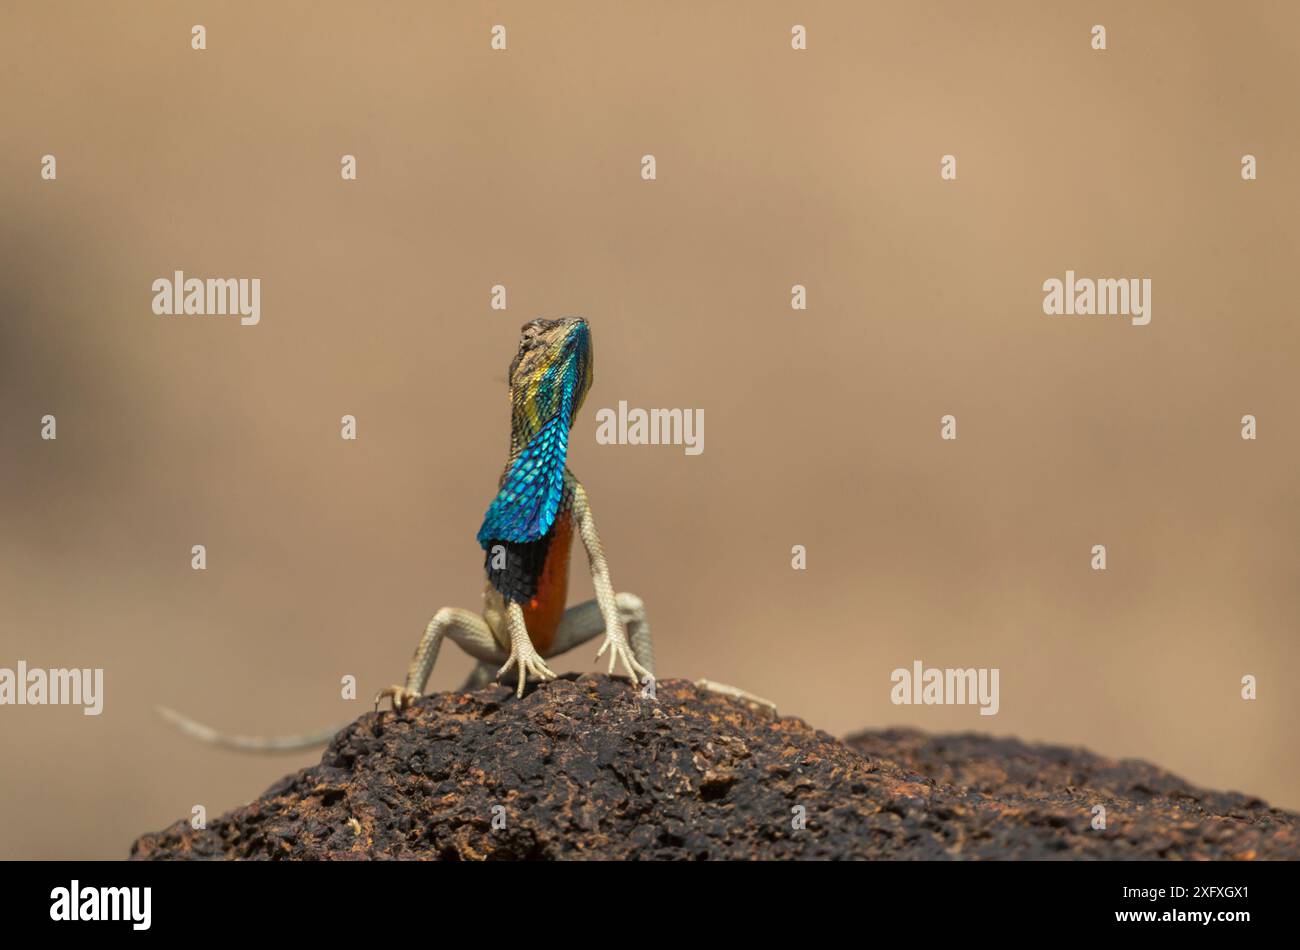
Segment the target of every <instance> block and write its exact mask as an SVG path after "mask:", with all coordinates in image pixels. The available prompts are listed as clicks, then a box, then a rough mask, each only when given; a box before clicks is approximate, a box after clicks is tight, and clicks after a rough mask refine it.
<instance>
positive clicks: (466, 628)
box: [375, 607, 506, 709]
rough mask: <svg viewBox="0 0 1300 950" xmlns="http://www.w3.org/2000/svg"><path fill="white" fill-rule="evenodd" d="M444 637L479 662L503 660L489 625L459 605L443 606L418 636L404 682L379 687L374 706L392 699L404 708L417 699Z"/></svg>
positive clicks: (503, 657) (503, 654) (397, 705)
mask: <svg viewBox="0 0 1300 950" xmlns="http://www.w3.org/2000/svg"><path fill="white" fill-rule="evenodd" d="M443 637H450V638H451V639H452V640H453V641H454V642H456V643H457V644H459V646H460V648H461V649H462V650H464V651H465V652H466V653H468V654H469V655H470V656H472V657H474V659H476V660H478V661H480V662H483V663H500V662H501V661H502V660H504V659H506V655H505V652H504V651H503V650H502V649H501V646H500V645H499V644H498V643H497V640H496V637H494V636H492V628H491V627H489V626H488V623H487V621H486V620H484V619H483V617H482V616H480V615H479V614H476V613H474V611H472V610H465V609H464V608H461V607H443V608H442V609H441V610H439V611H438V612H437V613H436V614H434V615H433V619H432V620H430V621H429V625H428V626H427V627H425V628H424V636H422V637H421V638H420V644H419V646H417V647H416V648H415V655H414V656H413V657H411V666H410V668H409V669H408V670H407V671H406V684H405V685H404V686H389V687H388V688H387V689H384V690H381V691H380V693H379V695H378V696H376V697H375V708H376V709H378V708H379V704H380V702H382V701H383V700H385V699H391V700H392V702H393V708H394V709H405V708H406V707H407V706H409V705H411V703H413V702H414V701H415V700H417V699H419V698H420V694H421V693H422V692H424V687H425V685H426V684H427V683H428V682H429V674H430V673H431V672H433V664H434V663H436V662H437V661H438V650H439V649H441V647H442V640H443Z"/></svg>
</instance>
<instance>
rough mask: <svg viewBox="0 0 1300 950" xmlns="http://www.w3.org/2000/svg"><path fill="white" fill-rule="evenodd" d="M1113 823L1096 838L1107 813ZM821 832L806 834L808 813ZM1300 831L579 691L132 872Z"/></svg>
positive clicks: (1019, 766) (749, 719)
mask: <svg viewBox="0 0 1300 950" xmlns="http://www.w3.org/2000/svg"><path fill="white" fill-rule="evenodd" d="M1095 805H1102V806H1104V807H1105V809H1106V828H1105V830H1100V831H1095V830H1092V828H1091V824H1092V822H1093V811H1092V809H1093V806H1095ZM800 815H802V816H803V817H804V818H805V819H806V826H804V827H801V828H800V827H796V825H798V823H799V822H798V818H799V817H800ZM1298 819H1300V816H1297V815H1294V814H1291V813H1288V812H1283V811H1279V810H1276V809H1272V808H1269V807H1268V806H1267V805H1266V804H1265V803H1264V802H1262V801H1260V800H1258V799H1255V798H1250V797H1248V796H1243V795H1237V794H1230V793H1219V792H1206V791H1203V790H1200V789H1197V788H1193V787H1191V786H1189V785H1187V784H1186V783H1185V782H1183V781H1182V780H1180V779H1178V778H1176V777H1174V776H1172V775H1170V774H1169V773H1167V772H1162V771H1161V770H1159V769H1157V768H1155V767H1154V766H1151V765H1148V764H1146V763H1144V762H1139V761H1133V760H1129V761H1123V762H1113V761H1110V760H1107V759H1103V758H1099V757H1097V756H1094V755H1092V754H1090V753H1088V752H1084V751H1082V750H1077V749H1065V748H1058V747H1053V746H1031V745H1026V744H1024V743H1021V742H1019V741H1017V740H1014V739H995V738H990V737H985V736H977V735H958V736H927V735H925V734H923V733H920V732H915V731H910V730H889V731H886V732H870V733H862V734H859V735H856V736H852V737H850V738H849V739H847V740H845V741H839V740H836V739H834V738H833V737H831V736H830V735H828V734H826V733H825V732H821V731H820V730H816V729H813V728H811V727H809V726H808V725H807V724H805V723H804V722H802V721H801V720H799V719H794V718H783V719H777V720H773V719H768V718H764V717H763V716H762V715H761V714H759V713H758V712H756V711H752V710H750V709H749V708H747V707H746V706H745V705H743V704H741V703H738V702H736V701H734V700H731V699H727V698H724V697H722V696H718V695H716V694H713V693H709V692H704V691H702V690H700V689H697V688H696V687H695V686H693V685H691V684H690V683H687V682H684V681H681V680H664V681H660V682H659V683H658V684H657V699H655V700H649V699H643V698H641V697H640V696H639V694H638V692H637V691H636V690H633V689H632V688H631V687H630V686H629V685H628V683H627V682H626V681H625V680H618V679H610V678H608V677H605V676H599V675H592V674H587V675H582V676H573V675H571V676H567V677H562V678H561V679H558V680H556V681H554V682H551V683H547V684H545V685H543V686H540V687H536V688H532V689H531V690H530V691H529V692H528V694H527V695H525V697H524V698H523V699H522V700H516V699H515V698H514V695H513V690H512V689H511V688H508V687H505V686H497V685H494V686H490V687H487V688H485V689H481V690H477V691H475V692H470V693H441V694H437V695H434V696H429V697H426V698H425V699H423V700H421V701H420V702H418V703H417V704H415V705H414V706H413V707H412V708H411V709H409V710H407V711H405V712H403V713H394V712H382V713H379V714H373V713H368V714H366V715H364V716H362V717H361V718H360V719H358V720H357V721H356V722H354V723H353V724H352V725H351V726H349V727H347V728H346V729H344V730H343V731H342V732H340V733H339V734H338V735H337V736H336V737H335V738H334V740H333V742H332V743H331V744H330V746H329V748H328V749H327V750H326V751H325V754H324V755H323V757H322V758H321V762H320V764H319V765H316V766H314V767H312V768H308V769H303V770H302V771H300V772H298V773H297V774H295V775H291V776H288V777H286V778H284V779H282V780H281V781H279V782H278V783H276V784H275V785H273V786H272V787H271V788H270V789H268V790H267V791H266V793H265V794H264V795H263V796H262V797H261V798H259V799H257V800H256V801H254V802H252V803H250V804H248V805H245V806H243V807H241V808H237V809H235V810H234V811H232V812H230V813H229V814H227V815H223V816H222V817H221V818H218V819H216V820H215V821H212V822H210V824H209V826H208V828H207V829H205V830H201V831H199V830H195V829H193V828H191V827H190V825H189V823H188V822H186V821H178V822H177V823H176V824H174V825H172V826H170V827H168V828H166V829H164V830H163V831H160V832H157V833H154V834H147V835H145V836H143V837H142V838H140V839H139V840H138V841H136V842H135V844H134V845H133V846H132V849H131V853H132V857H133V858H136V859H148V860H167V859H208V858H221V859H241V858H242V859H268V858H270V859H278V858H285V859H334V860H337V859H365V858H429V859H433V858H442V859H468V860H478V859H485V858H493V859H524V858H531V859H537V858H540V859H565V858H583V857H593V858H604V859H627V858H640V859H698V858H713V859H717V858H724V859H725V858H732V859H737V858H739V859H757V858H777V859H780V858H1075V857H1089V858H1252V857H1259V858H1291V859H1295V858H1297V857H1300V844H1298V842H1297V836H1296V822H1297V820H1298Z"/></svg>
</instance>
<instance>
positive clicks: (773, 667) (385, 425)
mask: <svg viewBox="0 0 1300 950" xmlns="http://www.w3.org/2000/svg"><path fill="white" fill-rule="evenodd" d="M0 17H2V23H0V90H2V91H0V96H2V99H0V102H2V104H3V115H2V116H0V209H3V210H2V212H0V406H2V407H3V412H0V526H2V527H0V666H6V667H13V666H14V665H15V664H16V662H17V661H18V660H19V659H25V660H27V661H28V663H29V664H32V665H39V666H45V667H50V666H77V667H95V666H102V667H104V668H105V670H106V680H107V682H106V705H105V711H104V714H103V715H102V716H100V717H98V718H88V717H85V716H83V715H82V714H81V712H80V711H79V710H77V709H75V708H66V707H47V708H33V707H3V708H0V769H3V782H2V783H0V814H3V815H4V816H5V820H4V822H3V823H2V830H0V855H2V856H6V857H63V856H79V855H88V856H95V857H121V856H123V855H125V854H126V852H127V849H128V847H129V845H130V842H131V841H132V840H133V838H134V837H135V836H136V835H137V834H139V833H141V832H144V831H146V830H153V829H156V828H159V827H162V826H163V825H165V824H168V823H170V822H171V821H173V820H175V819H177V818H182V817H187V816H188V815H189V810H190V808H191V806H192V805H193V804H195V803H201V804H203V805H205V806H206V807H207V808H208V810H209V814H210V815H213V816H215V815H216V814H218V813H220V812H221V811H223V810H225V809H227V808H230V807H232V806H234V805H236V804H238V803H240V802H242V801H245V800H247V799H250V798H252V797H254V796H255V795H256V794H257V793H258V792H260V791H261V790H262V789H263V788H265V787H266V786H267V785H268V784H269V783H271V782H272V781H273V780H275V779H276V778H278V777H279V776H280V775H282V774H284V773H285V772H286V771H289V770H291V769H293V768H297V767H300V766H301V765H304V764H306V763H308V762H310V761H313V755H314V754H303V755H299V756H296V757H287V758H276V759H267V758H255V757H254V758H250V757H243V756H239V755H235V754H232V753H226V752H222V751H218V750H213V749H210V748H207V747H204V746H200V745H198V744H195V743H193V742H191V741H189V740H187V739H185V738H183V737H181V736H179V735H178V734H176V733H174V732H172V731H170V729H169V728H168V727H166V726H165V725H164V724H163V723H161V722H160V721H158V720H157V719H156V718H155V717H154V714H153V712H152V709H153V706H154V705H155V704H156V703H165V704H168V705H172V706H175V707H178V708H180V709H183V710H185V711H187V712H189V713H191V714H193V715H195V716H197V717H198V718H200V719H203V720H206V721H209V722H212V723H215V724H218V725H220V726H222V727H225V728H229V729H233V730H237V731H244V732H250V731H251V732H258V731H261V732H266V731H271V732H276V731H281V732H292V731H297V730H305V729H309V728H313V727H317V726H321V725H324V724H328V723H330V722H336V721H342V720H347V719H350V718H352V717H353V716H355V715H357V714H358V713H360V712H361V711H362V710H363V708H368V701H367V697H368V696H369V695H370V694H372V693H373V691H374V690H375V689H377V688H379V687H381V686H384V685H387V684H389V683H391V682H394V681H396V680H399V679H400V678H401V676H402V675H403V673H404V671H405V668H406V664H407V661H408V659H409V656H410V653H411V650H412V649H413V647H414V646H415V642H416V640H417V638H418V636H419V634H420V632H421V630H422V629H423V625H424V623H425V621H426V620H427V619H428V617H429V616H430V615H431V614H432V613H433V611H434V610H435V609H437V608H438V607H440V606H442V605H461V606H470V607H474V606H477V605H478V604H479V603H480V602H481V601H480V593H481V586H482V580H483V572H482V566H481V553H480V551H479V549H478V547H477V545H476V543H475V541H474V534H475V531H476V530H477V528H478V525H479V522H480V518H481V516H482V513H483V509H484V508H485V506H486V504H487V502H488V501H489V500H490V498H491V495H492V494H493V490H494V484H495V482H494V480H495V478H496V477H497V475H498V473H499V468H500V465H501V463H502V460H503V458H504V453H505V450H506V445H507V426H508V412H507V406H506V402H505V395H504V385H505V383H504V378H505V368H506V365H507V363H508V362H509V360H510V357H511V356H512V353H513V349H514V346H515V343H516V334H517V331H518V327H519V326H520V325H521V324H522V323H524V322H525V321H526V320H528V319H530V318H532V317H534V316H537V315H545V316H559V315H565V314H582V315H585V316H587V317H588V318H589V319H590V320H591V322H592V327H593V332H594V338H595V343H596V350H597V356H598V358H597V363H596V383H595V387H594V389H593V391H592V393H591V396H590V398H589V399H588V402H587V405H586V408H585V409H584V412H583V415H582V418H581V419H580V420H579V423H578V425H577V428H576V429H575V438H574V444H573V448H572V452H571V458H570V463H571V465H572V467H573V468H574V470H575V471H577V472H578V473H579V475H580V476H581V477H582V479H583V480H584V482H585V483H586V484H587V486H588V488H589V491H590V493H591V496H592V500H593V504H594V505H595V511H596V514H597V518H598V521H599V523H600V526H601V529H602V532H603V535H604V538H605V541H606V544H607V547H608V550H609V553H610V557H611V568H612V571H613V576H614V580H615V583H616V584H617V585H618V586H619V587H620V588H624V589H628V590H633V591H635V592H637V593H639V594H640V595H642V596H643V597H644V598H645V599H646V600H647V602H648V604H649V607H650V611H651V618H652V620H653V624H654V630H655V634H656V638H657V640H656V646H657V651H658V663H659V672H660V675H661V676H670V677H671V676H685V677H692V678H695V677H700V676H708V677H710V678H713V679H717V680H722V681H726V682H731V683H735V684H739V685H741V686H744V687H746V688H748V689H750V690H753V691H754V692H757V693H760V694H763V695H767V696H770V697H772V698H773V699H775V700H777V701H778V702H779V704H780V706H781V708H782V711H783V712H786V713H790V714H797V715H800V716H803V717H805V718H806V719H808V720H809V721H810V722H812V723H814V724H816V725H818V726H821V727H823V728H825V729H827V730H829V731H832V732H836V733H843V732H847V731H851V730H855V729H859V728H866V727H873V728H874V727H881V726H885V725H890V724H911V725H915V726H919V727H922V728H925V729H929V730H940V731H943V730H966V729H978V730H991V731H994V732H997V733H1003V734H1015V735H1018V736H1021V737H1025V738H1029V739H1040V740H1050V741H1054V742H1060V743H1070V744H1082V745H1086V746H1088V747H1090V748H1092V749H1094V750H1096V751H1099V752H1102V753H1104V754H1108V755H1113V756H1117V757H1119V756H1140V757H1144V758H1149V759H1152V760H1154V761H1156V762H1157V763H1159V764H1160V765H1162V766H1165V767H1167V768H1170V769H1173V770H1175V771H1177V772H1180V773H1182V774H1183V775H1185V776H1187V777H1188V778H1190V779H1191V780H1193V781H1195V782H1198V783H1201V784H1206V785H1210V786H1218V787H1231V788H1237V789H1242V790H1246V791H1249V792H1253V793H1257V794H1259V795H1261V796H1264V797H1266V798H1268V799H1270V800H1271V801H1273V802H1274V803H1276V804H1280V805H1283V806H1289V807H1292V808H1296V807H1300V757H1298V756H1297V753H1296V737H1295V725H1294V724H1295V722H1296V719H1297V714H1300V698H1297V693H1296V691H1295V689H1294V681H1295V678H1296V676H1297V675H1298V674H1300V649H1297V618H1298V617H1300V585H1297V558H1296V535H1297V527H1300V497H1298V493H1297V464H1298V463H1300V440H1298V439H1297V435H1298V433H1297V420H1296V408H1297V404H1298V399H1297V397H1298V396H1300V383H1298V382H1297V379H1296V374H1295V369H1294V368H1295V365H1296V361H1297V359H1300V330H1298V329H1297V319H1296V318H1297V314H1296V312H1295V295H1294V288H1293V283H1294V281H1293V275H1294V273H1295V261H1296V259H1297V254H1298V252H1300V247H1298V242H1297V234H1298V233H1300V226H1298V225H1297V223H1296V209H1297V207H1298V205H1297V199H1300V187H1298V186H1297V174H1298V173H1300V167H1298V165H1297V146H1300V135H1298V134H1297V126H1296V119H1295V109H1294V106H1295V101H1294V96H1295V92H1296V89H1297V88H1298V81H1300V48H1298V47H1300V40H1298V39H1297V37H1300V9H1298V8H1297V7H1296V6H1295V5H1294V4H1290V3H1281V2H1279V3H1276V4H1267V3H1260V4H1236V5H1232V6H1231V7H1227V6H1225V5H1222V4H1213V3H1173V2H1170V3H1145V4H1141V5H1133V4H1120V3H1116V4H1105V3H1093V4H1072V5H1071V4H1065V5H1061V4H1044V3H1039V2H1022V3H996V4H970V3H964V2H921V3H902V2H899V3H889V4H870V5H867V4H850V3H841V4H811V5H809V4H804V5H801V7H800V5H795V6H791V5H790V4H785V3H750V2H745V3H740V2H736V3H712V4H698V3H656V4H652V5H649V6H633V5H627V4H619V5H614V4H603V3H583V4H554V5H552V4H547V5H545V6H541V5H538V4H533V3H514V4H504V3H502V4H491V3H489V4H477V3H459V4H425V3H416V2H410V3H400V4H399V3H385V4H381V5H364V4H344V3H275V4H263V5H255V4H204V3H163V2H157V3H129V4H120V5H102V6H101V5H93V6H92V5H89V4H85V5H76V6H71V5H45V4H39V3H35V2H23V3H8V4H5V6H4V10H3V13H0ZM195 23H202V24H203V25H204V26H206V28H207V45H208V48H207V50H206V51H203V52H195V51H192V50H191V49H190V27H191V26H192V25H193V24H195ZM495 23H502V24H504V25H505V26H506V27H507V30H508V42H509V49H508V51H506V52H492V51H491V50H490V49H489V30H490V28H491V26H492V25H493V24H495ZM794 23H802V24H804V25H805V26H806V27H807V28H808V35H809V49H808V50H807V51H805V52H794V51H792V50H791V49H790V45H789V39H790V28H791V25H792V24H794ZM1094 23H1101V24H1104V25H1105V26H1106V27H1107V30H1108V45H1109V49H1108V50H1107V51H1106V52H1094V51H1093V50H1091V49H1090V46H1089V39H1090V37H1089V30H1090V28H1091V26H1092V24H1094ZM46 153H52V154H54V155H55V156H56V157H57V160H58V180H57V181H54V182H46V181H42V180H41V179H40V175H39V172H40V159H41V156H42V155H43V154H46ZM349 153H350V154H354V155H356V156H357V159H358V169H359V179H358V180H357V181H355V182H344V181H342V180H341V179H340V176H339V160H340V157H341V156H342V155H344V154H349ZM644 153H653V154H654V155H655V156H656V158H657V160H658V175H659V178H658V181H655V182H652V183H647V182H643V181H642V180H641V179H640V175H639V172H640V166H639V161H640V157H641V156H642V155H643V154H644ZM945 153H952V154H954V155H956V156H957V160H958V174H959V177H958V180H957V181H956V182H943V181H941V180H940V178H939V162H940V157H941V156H942V155H943V154H945ZM1245 153H1253V154H1255V155H1257V156H1258V159H1259V171H1260V178H1259V180H1258V181H1256V182H1249V183H1247V182H1243V181H1242V179H1241V177H1240V161H1241V156H1242V155H1243V154H1245ZM178 268H179V269H183V270H185V271H186V272H187V274H189V275H192V276H200V277H209V276H212V277H260V278H261V279H262V284H263V286H262V322H261V325H260V326H257V327H241V326H239V325H238V323H237V321H236V320H234V319H230V318H184V317H178V318H171V317H158V316H154V315H153V314H152V312H151V310H150V303H151V300H152V291H151V290H150V284H151V282H152V281H153V280H154V279H155V278H157V277H170V275H171V273H172V271H173V270H174V269H178ZM1067 268H1072V269H1074V270H1075V271H1077V272H1078V273H1079V274H1080V275H1081V276H1084V275H1086V276H1092V277H1099V276H1106V277H1133V276H1138V277H1143V276H1145V277H1151V278H1152V280H1153V282H1154V287H1153V294H1152V303H1153V320H1152V322H1151V324H1150V326H1147V327H1144V328H1138V327H1132V326H1130V325H1129V324H1128V322H1127V320H1124V319H1119V318H1102V317H1093V318H1070V317H1056V318H1049V317H1046V316H1044V315H1043V314H1042V312H1041V305H1042V296H1043V294H1042V290H1041V285H1042V282H1043V281H1044V280H1046V279H1047V278H1049V277H1058V278H1059V277H1063V276H1064V272H1065V270H1066V269H1067ZM496 283H503V284H505V285H506V286H507V287H508V290H509V309H508V310H507V311H505V312H504V313H502V312H495V311H492V310H491V309H489V306H488V303H489V289H490V287H491V286H492V285H493V284H496ZM794 283H803V284H805V285H807V287H808V291H809V310H808V311H807V312H806V313H795V312H793V311H791V309H790V307H789V294H790V287H791V285H792V284H794ZM620 399H626V400H627V401H628V402H629V403H630V404H631V405H632V406H643V407H650V406H671V407H685V408H695V407H700V408H703V409H704V410H705V418H706V428H705V436H706V443H705V446H706V447H705V452H704V454H703V455H702V456H698V457H687V456H686V455H684V453H683V452H682V451H681V449H680V448H673V447H654V446H642V447H627V446H616V447H605V446H599V445H597V444H596V443H595V439H594V412H595V410H596V409H598V408H600V407H605V406H610V407H612V406H616V405H617V403H618V401H619V400H620ZM47 412H48V413H53V414H55V415H56V416H57V418H58V440H57V441H56V442H44V441H41V440H40V438H39V428H40V418H41V416H42V415H43V414H45V413H47ZM344 413H353V414H355V415H356V416H357V417H358V420H359V431H360V437H359V439H358V441H356V442H354V443H349V442H344V441H342V440H341V439H340V438H339V432H338V429H339V417H340V416H341V415H343V414H344ZM945 413H953V414H955V415H956V416H957V419H958V426H959V428H958V432H959V439H958V440H957V441H956V442H955V443H950V442H942V441H941V440H940V439H939V419H940V416H942V415H943V414H945ZM1245 413H1254V414H1255V415H1256V416H1257V417H1258V418H1259V421H1260V438H1259V440H1258V441H1257V442H1244V441H1242V439H1241V438H1240V437H1239V426H1240V424H1239V420H1240V418H1241V416H1242V415H1243V414H1245ZM197 543H202V544H205V545H207V549H208V558H209V561H208V565H209V566H208V570H207V571H206V572H195V571H192V570H191V569H190V548H191V545H193V544H197ZM1098 543H1101V544H1106V545H1107V547H1108V551H1109V559H1110V569H1109V570H1108V571H1107V572H1106V573H1096V572H1094V571H1092V570H1091V569H1090V567H1089V560H1090V548H1091V546H1092V545H1093V544H1098ZM794 544H803V545H806V546H807V548H808V552H809V557H808V570H807V571H806V572H796V571H793V570H791V567H790V548H791V546H792V545H794ZM576 557H577V558H578V560H577V562H576V563H577V565H578V568H579V569H578V570H577V572H576V574H577V577H578V578H579V579H578V582H577V584H576V586H575V589H574V590H573V591H572V592H571V597H572V598H573V599H574V600H577V599H580V598H584V597H586V596H589V594H590V583H589V581H587V580H586V579H585V560H583V559H582V556H581V553H580V551H579V552H576ZM594 654H595V644H592V645H591V646H590V647H584V648H582V649H580V650H579V651H576V652H575V653H573V654H571V655H570V656H567V657H565V658H563V659H561V660H559V661H558V662H557V663H556V664H555V665H556V668H557V669H558V670H562V671H563V670H572V669H592V668H595V664H594V662H593V657H594ZM914 659H920V660H923V661H924V662H925V663H926V664H927V665H933V666H962V667H966V666H979V667H994V666H996V667H999V668H1000V669H1001V671H1002V674H1001V675H1002V680H1001V693H1002V695H1001V706H1002V708H1001V712H1000V714H999V715H998V716H997V717H994V718H987V717H981V716H979V715H978V713H977V710H976V709H975V708H974V707H913V706H893V705H892V704H891V703H890V701H889V689H890V682H889V674H890V671H891V670H893V669H894V668H895V667H898V666H910V664H911V662H912V661H913V660H914ZM469 665H470V664H469V660H468V659H467V658H465V657H464V656H462V655H461V654H459V652H458V651H456V650H454V649H451V648H449V649H447V650H445V651H444V653H443V660H442V661H441V662H440V664H439V666H438V668H437V670H436V671H435V673H434V679H433V683H432V685H433V687H435V688H438V689H445V688H451V687H454V686H455V685H457V684H458V683H459V682H460V679H461V678H462V677H463V676H464V674H465V672H466V671H467V670H468V669H469ZM349 673H350V674H353V675H355V676H356V677H357V678H358V680H359V683H360V688H361V693H362V698H361V699H359V700H358V701H356V702H353V703H345V702H343V701H342V700H340V699H339V698H338V681H339V678H340V677H341V676H343V675H344V674H349ZM1247 673H1251V674H1254V675H1256V676H1257V677H1258V678H1259V683H1260V694H1259V699H1258V700H1257V701H1255V702H1253V703H1248V702H1244V701H1243V700H1242V699H1240V698H1239V689H1240V686H1239V680H1240V678H1241V676H1242V675H1244V674H1247Z"/></svg>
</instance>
